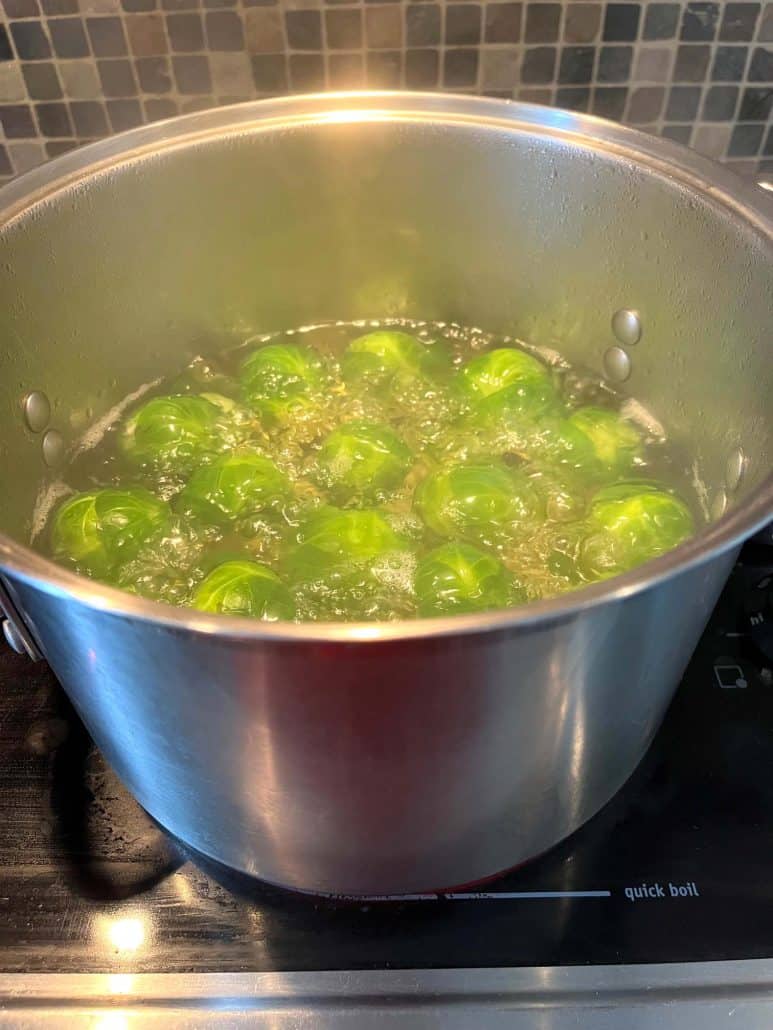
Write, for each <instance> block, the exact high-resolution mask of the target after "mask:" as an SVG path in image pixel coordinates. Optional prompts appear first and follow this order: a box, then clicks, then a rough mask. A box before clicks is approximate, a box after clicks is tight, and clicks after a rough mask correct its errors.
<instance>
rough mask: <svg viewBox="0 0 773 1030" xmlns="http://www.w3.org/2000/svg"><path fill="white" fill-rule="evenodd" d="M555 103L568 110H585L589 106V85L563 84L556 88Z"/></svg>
mask: <svg viewBox="0 0 773 1030" xmlns="http://www.w3.org/2000/svg"><path fill="white" fill-rule="evenodd" d="M556 104H557V105H558V107H566V108H568V109H569V110H570V111H587V110H588V109H589V108H590V87H589V86H564V87H562V88H560V89H558V90H556Z"/></svg>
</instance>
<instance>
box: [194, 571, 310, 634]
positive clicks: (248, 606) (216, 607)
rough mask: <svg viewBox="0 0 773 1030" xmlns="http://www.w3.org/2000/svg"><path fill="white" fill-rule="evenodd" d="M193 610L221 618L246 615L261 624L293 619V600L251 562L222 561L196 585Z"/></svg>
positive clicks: (272, 577) (274, 577)
mask: <svg viewBox="0 0 773 1030" xmlns="http://www.w3.org/2000/svg"><path fill="white" fill-rule="evenodd" d="M193 607H194V608H198V609H199V611H202V612H218V613H220V614H222V615H247V616H249V617H250V618H253V619H262V620H263V621H264V622H276V621H277V620H278V619H286V620H291V619H294V618H295V605H294V604H293V599H292V597H291V595H290V592H289V591H288V589H287V587H285V586H284V584H283V583H282V581H281V580H280V579H279V577H278V576H277V575H276V573H274V572H272V571H271V569H269V568H266V566H265V565H259V564H258V563H257V562H254V561H246V560H242V561H225V562H222V563H221V564H220V565H217V566H216V567H215V568H214V569H213V570H212V571H211V572H210V573H209V575H208V576H205V577H204V579H203V580H202V581H201V583H199V585H198V587H197V588H196V591H195V593H194V595H193Z"/></svg>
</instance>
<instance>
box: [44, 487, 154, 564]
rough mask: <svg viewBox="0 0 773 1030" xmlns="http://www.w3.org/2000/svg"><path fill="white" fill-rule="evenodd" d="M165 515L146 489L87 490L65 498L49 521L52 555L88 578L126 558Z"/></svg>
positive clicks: (135, 551)
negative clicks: (68, 561) (79, 570)
mask: <svg viewBox="0 0 773 1030" xmlns="http://www.w3.org/2000/svg"><path fill="white" fill-rule="evenodd" d="M168 517H169V506H168V505H167V504H166V502H165V501H160V500H159V499H158V498H157V497H154V496H153V494H152V493H150V492H149V491H148V490H144V489H142V488H139V487H137V488H134V489H131V490H114V489H110V488H107V489H104V490H90V491H88V492H86V493H80V494H76V495H75V496H74V497H70V498H69V499H68V500H66V501H65V502H64V504H63V505H62V506H61V507H60V508H59V510H58V511H57V513H56V517H55V519H54V524H53V530H52V546H53V551H54V556H55V557H57V558H59V559H69V560H70V561H72V562H75V563H76V564H77V565H78V566H80V567H81V568H82V569H83V570H84V571H86V572H89V573H90V574H91V575H94V576H105V575H107V574H109V573H110V571H111V570H112V569H113V567H114V566H115V565H116V564H117V563H118V562H119V561H122V560H126V559H127V558H130V557H132V556H133V555H134V554H136V553H137V551H138V550H139V548H140V546H141V545H142V544H143V543H144V542H145V540H147V539H148V537H149V536H151V534H152V533H153V532H154V530H156V529H157V528H158V527H159V526H160V525H161V524H162V523H164V522H165V521H166V520H167V519H168Z"/></svg>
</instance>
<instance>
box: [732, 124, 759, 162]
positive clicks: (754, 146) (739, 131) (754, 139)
mask: <svg viewBox="0 0 773 1030" xmlns="http://www.w3.org/2000/svg"><path fill="white" fill-rule="evenodd" d="M763 128H764V127H763V126H762V125H736V127H735V128H734V129H733V135H732V136H731V137H730V143H729V145H728V148H727V156H728V157H754V156H755V154H758V153H759V152H760V147H761V146H762V134H763Z"/></svg>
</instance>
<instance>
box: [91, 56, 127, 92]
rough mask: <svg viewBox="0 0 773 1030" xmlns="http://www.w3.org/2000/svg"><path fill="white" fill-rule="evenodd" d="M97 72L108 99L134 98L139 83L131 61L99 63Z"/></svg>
mask: <svg viewBox="0 0 773 1030" xmlns="http://www.w3.org/2000/svg"><path fill="white" fill-rule="evenodd" d="M97 71H98V72H99V79H100V82H101V83H102V92H103V93H104V94H105V96H106V97H133V96H136V94H137V83H136V82H135V81H134V71H133V70H132V65H131V61H120V60H118V61H97Z"/></svg>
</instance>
